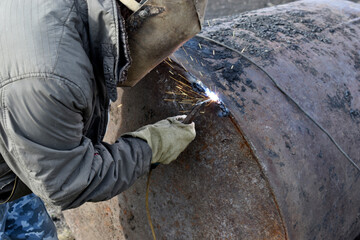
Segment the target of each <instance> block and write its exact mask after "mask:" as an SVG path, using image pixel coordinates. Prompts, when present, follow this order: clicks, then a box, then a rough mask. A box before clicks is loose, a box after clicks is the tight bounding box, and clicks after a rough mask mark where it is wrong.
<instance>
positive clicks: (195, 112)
mask: <svg viewBox="0 0 360 240" xmlns="http://www.w3.org/2000/svg"><path fill="white" fill-rule="evenodd" d="M204 105H205V104H204V103H201V104H198V105H195V107H194V108H193V109H192V110H191V112H190V113H189V114H188V115H187V116H186V118H185V119H184V120H183V121H182V122H183V123H185V124H190V123H192V122H193V121H194V119H195V117H196V116H197V115H198V114H199V112H200V110H201V109H203V107H204Z"/></svg>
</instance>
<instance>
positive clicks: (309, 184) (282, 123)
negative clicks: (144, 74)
mask: <svg viewBox="0 0 360 240" xmlns="http://www.w3.org/2000/svg"><path fill="white" fill-rule="evenodd" d="M359 18H360V6H359V5H358V4H354V3H350V2H346V1H301V2H297V3H292V4H289V5H284V6H280V7H277V8H269V9H266V10H260V11H256V12H252V13H248V14H244V15H241V16H240V17H238V18H235V19H234V18H227V19H226V18H225V19H223V20H218V21H214V22H213V25H212V26H211V27H210V28H209V29H205V31H204V32H203V35H205V36H207V37H210V38H213V39H215V40H217V41H220V42H222V43H225V44H227V45H229V46H231V47H233V48H236V49H237V50H239V51H240V52H243V55H245V56H247V57H248V58H250V59H251V60H252V62H249V61H247V60H246V59H245V58H243V57H241V56H239V54H237V53H235V52H233V51H230V50H228V49H226V48H223V47H221V46H218V45H217V44H212V43H210V42H209V41H206V40H202V39H201V38H196V39H195V40H193V41H191V42H190V43H188V44H187V45H186V46H185V50H186V53H185V52H183V53H180V52H178V54H177V55H176V57H177V59H178V60H179V61H180V62H185V63H186V62H189V63H190V64H189V66H186V65H185V67H187V68H188V70H189V69H190V70H189V71H191V72H193V73H194V74H195V75H197V76H198V77H199V78H200V79H203V81H204V82H206V83H207V84H208V85H210V86H213V88H214V87H215V86H216V87H217V88H218V89H219V91H220V92H221V93H222V96H223V100H224V101H225V103H226V104H227V105H228V107H229V109H231V111H232V113H233V114H234V115H235V118H236V120H237V122H238V123H239V125H240V127H241V129H242V130H243V131H244V134H245V137H246V139H247V140H248V142H249V144H251V146H252V148H253V149H254V150H255V154H256V156H257V158H258V159H259V162H260V163H261V166H262V169H263V171H264V172H265V175H266V176H267V178H268V179H269V181H270V185H271V188H272V190H273V191H274V194H275V196H276V200H277V202H278V203H279V207H280V210H281V213H282V216H283V218H284V221H285V224H286V229H287V232H288V235H289V238H290V239H353V238H355V237H356V236H357V234H359V223H358V222H359V214H360V209H359V207H358V206H359V205H360V201H359V196H360V190H359V188H358V187H357V186H358V182H359V173H358V171H357V170H356V169H355V168H354V167H353V166H352V165H351V164H349V162H348V161H347V160H346V158H345V157H344V156H343V155H342V154H341V153H340V152H339V150H338V149H337V148H336V147H335V146H334V144H333V143H332V142H331V141H330V140H329V138H328V137H327V136H326V135H325V134H324V132H322V131H321V130H320V129H319V128H318V127H317V126H316V125H315V124H314V123H313V122H312V121H310V120H309V118H307V117H306V116H305V115H304V113H303V112H301V111H300V110H299V109H298V108H297V107H296V106H295V105H294V104H293V103H292V102H291V101H290V100H289V99H288V98H287V97H286V96H284V94H282V93H281V92H280V91H279V90H278V89H277V88H276V87H275V86H274V84H273V83H272V81H271V80H270V79H269V78H268V76H267V75H265V74H264V72H262V71H261V70H259V68H258V67H256V66H255V65H258V66H261V67H263V68H264V69H265V71H266V72H267V73H268V74H269V75H270V76H271V77H272V78H273V79H275V80H276V81H277V82H278V83H279V85H280V86H281V87H282V88H283V89H284V90H285V91H286V92H287V93H288V94H289V95H290V96H291V97H292V98H294V100H295V101H296V102H297V103H299V104H300V106H301V107H302V108H303V109H304V110H305V111H306V112H307V113H309V114H310V116H312V117H313V118H314V119H315V120H316V121H317V122H319V123H320V124H321V125H322V126H323V127H324V128H325V129H326V130H327V131H328V132H329V133H330V134H331V135H332V136H333V137H334V138H335V140H336V141H337V142H338V143H339V144H340V145H341V147H342V148H343V149H344V151H345V152H347V153H348V154H349V155H350V156H351V157H352V158H353V160H354V161H355V162H356V163H357V164H360V161H359V156H360V148H359V147H358V146H359V143H360V137H359V136H360V128H359V124H360V114H359V113H360V110H359V109H360V95H359V89H360V84H359V82H360V65H359V64H360V57H359V54H360V40H359V34H360V19H359ZM199 43H200V44H201V46H202V50H200V47H199ZM213 50H215V55H214V54H213V53H214V52H213ZM187 55H191V56H192V58H193V59H198V61H201V64H193V63H191V62H192V61H191V60H190V59H189V57H188V56H187ZM254 63H255V64H254ZM202 64H203V65H204V66H202ZM201 71H203V73H202V75H204V76H207V77H206V78H203V77H202V76H201V74H199V72H201ZM209 75H211V78H209V77H208V76H209Z"/></svg>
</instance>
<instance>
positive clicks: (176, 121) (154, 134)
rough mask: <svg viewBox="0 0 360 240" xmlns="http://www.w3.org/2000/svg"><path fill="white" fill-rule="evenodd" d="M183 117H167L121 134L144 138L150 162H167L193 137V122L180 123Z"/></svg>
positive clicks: (194, 134)
mask: <svg viewBox="0 0 360 240" xmlns="http://www.w3.org/2000/svg"><path fill="white" fill-rule="evenodd" d="M185 117H186V115H183V116H176V117H169V118H167V119H165V120H161V121H159V122H157V123H155V124H152V125H147V126H144V127H142V128H140V129H138V130H137V131H135V132H130V133H125V134H124V135H123V136H132V137H137V138H141V139H143V140H145V141H146V142H147V143H148V144H149V146H150V147H151V150H152V160H151V163H162V164H169V163H170V162H172V161H173V160H175V159H176V158H177V157H178V156H179V155H180V153H181V152H182V151H184V150H185V148H186V147H187V146H188V145H189V143H190V142H192V141H193V140H194V139H195V136H196V132H195V123H191V124H184V123H182V122H181V121H182V120H183V119H184V118H185Z"/></svg>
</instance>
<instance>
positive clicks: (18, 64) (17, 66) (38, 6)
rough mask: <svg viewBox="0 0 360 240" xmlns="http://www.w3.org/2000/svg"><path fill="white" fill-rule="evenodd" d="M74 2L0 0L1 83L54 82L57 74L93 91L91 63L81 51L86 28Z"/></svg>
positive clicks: (89, 91) (88, 92)
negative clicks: (27, 79) (43, 78)
mask: <svg viewBox="0 0 360 240" xmlns="http://www.w3.org/2000/svg"><path fill="white" fill-rule="evenodd" d="M76 2H77V0H64V1H53V0H39V1H12V0H3V1H1V2H0V21H1V24H0V32H1V33H2V34H1V36H0V82H1V85H3V84H5V83H9V82H12V81H14V80H19V79H22V80H23V79H26V78H28V77H34V76H39V77H43V76H46V79H47V80H48V81H53V82H54V83H56V82H57V81H54V79H56V77H54V76H58V77H59V78H61V79H65V81H66V82H68V83H69V84H72V85H73V86H78V87H79V89H80V90H81V91H83V92H84V93H86V94H87V95H88V94H90V93H91V92H92V91H91V89H92V79H93V72H92V66H91V62H90V60H89V58H88V55H87V54H86V51H85V50H84V46H83V45H84V43H83V41H82V33H83V32H85V30H84V26H83V24H82V21H81V16H79V15H78V11H77V7H76V6H75V5H76V4H75V3H76ZM2 18H3V20H1V19H2ZM49 76H52V77H49ZM88 97H89V98H91V96H88Z"/></svg>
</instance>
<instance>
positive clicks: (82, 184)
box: [0, 78, 152, 209]
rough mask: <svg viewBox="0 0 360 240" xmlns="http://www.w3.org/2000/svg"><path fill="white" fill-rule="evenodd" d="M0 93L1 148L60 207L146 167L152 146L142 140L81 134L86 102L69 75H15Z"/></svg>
mask: <svg viewBox="0 0 360 240" xmlns="http://www.w3.org/2000/svg"><path fill="white" fill-rule="evenodd" d="M1 98H2V103H3V106H1V118H0V121H1V124H0V125H1V126H0V128H1V129H0V134H1V140H0V141H1V146H0V147H1V148H0V150H1V154H2V155H3V156H4V158H5V160H6V162H7V164H8V165H9V166H10V168H11V169H12V170H13V171H14V172H15V173H16V174H17V175H18V176H19V178H20V179H21V180H22V181H23V182H24V183H25V184H26V185H27V186H28V187H29V188H30V189H31V190H32V191H33V192H34V193H35V194H36V195H38V196H40V197H41V198H43V199H44V200H47V201H51V202H53V203H54V204H56V205H59V206H61V207H62V208H63V209H67V208H73V207H77V206H79V205H81V204H82V203H84V202H86V201H101V200H106V199H109V198H111V197H113V196H115V195H117V194H119V193H120V192H122V191H124V190H125V189H127V188H128V187H129V186H131V185H132V183H133V182H134V181H135V180H136V179H137V178H139V177H140V176H141V175H143V174H144V173H145V172H147V171H148V169H149V165H150V161H151V156H152V151H151V149H150V147H149V145H148V144H147V143H146V142H145V141H144V140H141V139H138V138H132V137H127V138H119V139H118V141H116V143H115V144H113V145H110V144H107V143H99V144H96V145H93V143H92V142H91V141H90V140H89V139H88V138H86V137H84V136H83V126H84V123H83V118H82V116H83V112H84V111H85V110H86V109H87V107H88V105H89V104H90V103H88V102H87V100H86V97H84V94H83V93H82V92H81V89H78V88H77V87H76V86H75V85H72V84H71V82H69V81H68V80H63V79H57V78H30V79H25V80H18V81H15V82H13V83H9V84H8V85H6V86H5V87H3V91H2V92H1Z"/></svg>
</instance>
